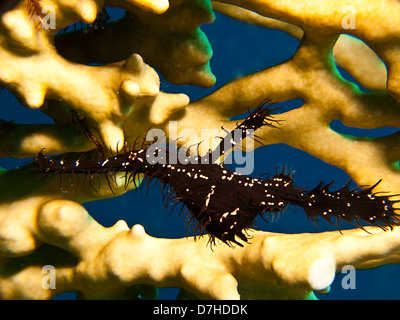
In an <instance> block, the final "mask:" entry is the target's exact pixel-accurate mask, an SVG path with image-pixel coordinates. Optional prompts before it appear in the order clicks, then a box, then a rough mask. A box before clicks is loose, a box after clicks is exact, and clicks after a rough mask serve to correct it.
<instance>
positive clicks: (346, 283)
mask: <svg viewBox="0 0 400 320" xmlns="http://www.w3.org/2000/svg"><path fill="white" fill-rule="evenodd" d="M342 274H345V276H343V278H342V282H341V285H342V288H343V289H344V290H348V289H353V290H354V289H356V268H354V266H352V265H345V266H343V268H342Z"/></svg>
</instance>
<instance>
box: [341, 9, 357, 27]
mask: <svg viewBox="0 0 400 320" xmlns="http://www.w3.org/2000/svg"><path fill="white" fill-rule="evenodd" d="M342 13H344V14H345V16H344V17H343V18H342V28H343V29H345V30H348V29H355V28H356V9H355V8H354V6H352V5H348V6H344V7H342Z"/></svg>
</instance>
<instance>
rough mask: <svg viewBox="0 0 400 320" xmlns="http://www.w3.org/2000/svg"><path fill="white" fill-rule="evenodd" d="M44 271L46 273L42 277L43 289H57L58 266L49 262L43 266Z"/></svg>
mask: <svg viewBox="0 0 400 320" xmlns="http://www.w3.org/2000/svg"><path fill="white" fill-rule="evenodd" d="M42 273H44V274H45V276H43V278H42V288H43V289H55V288H56V268H54V266H52V265H50V264H47V265H45V266H43V268H42Z"/></svg>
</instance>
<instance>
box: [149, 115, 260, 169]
mask: <svg viewBox="0 0 400 320" xmlns="http://www.w3.org/2000/svg"><path fill="white" fill-rule="evenodd" d="M168 131H169V136H170V137H178V139H175V140H174V138H169V141H167V138H166V136H167V135H166V134H165V132H164V131H163V130H161V129H151V130H149V131H148V133H147V135H146V140H147V141H156V142H154V143H153V144H151V145H150V146H149V147H148V149H147V150H146V159H147V162H148V163H150V164H152V165H153V164H156V163H158V164H167V165H174V164H212V163H217V161H218V159H219V158H220V156H221V154H224V163H225V164H235V165H237V166H238V167H236V168H234V171H237V172H240V173H241V174H246V175H249V174H251V173H252V172H253V170H254V152H250V151H252V150H254V139H253V134H254V130H250V129H248V130H246V132H245V135H244V136H243V130H241V129H235V130H233V131H232V132H230V133H228V134H227V136H226V137H225V138H224V143H223V148H222V150H220V144H219V142H220V141H221V139H222V138H221V137H220V136H219V135H218V134H219V133H220V132H219V131H218V130H216V129H201V131H200V137H199V136H198V134H197V132H196V131H195V130H193V129H183V130H180V131H179V132H178V130H177V122H176V121H170V122H169V127H168ZM188 137H189V140H190V141H200V142H199V143H197V144H191V142H190V141H189V142H187V143H185V144H183V145H182V146H180V147H178V146H177V142H178V140H186V139H187V138H188ZM210 138H213V139H219V140H220V141H218V146H217V147H215V148H213V147H212V145H213V143H212V141H210ZM242 138H243V139H244V138H248V139H246V147H245V150H243V151H242V148H241V141H242ZM200 145H201V146H202V147H204V148H206V149H208V150H210V152H209V153H208V154H206V155H203V156H201V157H200V156H198V154H197V151H198V150H196V149H199V148H200ZM214 145H215V143H214ZM167 148H168V150H167ZM193 149H194V150H196V151H194V152H193V154H195V155H194V156H193V154H192V152H190V151H192V150H193ZM203 150H204V149H203ZM225 150H226V153H225Z"/></svg>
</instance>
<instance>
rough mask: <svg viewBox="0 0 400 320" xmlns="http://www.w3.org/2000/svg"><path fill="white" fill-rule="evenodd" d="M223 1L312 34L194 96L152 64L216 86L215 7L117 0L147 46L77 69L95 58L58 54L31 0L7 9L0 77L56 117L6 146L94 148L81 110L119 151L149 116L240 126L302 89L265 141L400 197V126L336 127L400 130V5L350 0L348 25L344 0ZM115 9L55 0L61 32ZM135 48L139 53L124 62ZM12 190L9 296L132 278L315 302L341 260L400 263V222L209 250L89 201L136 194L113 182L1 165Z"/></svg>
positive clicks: (188, 125) (154, 123)
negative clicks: (207, 27)
mask: <svg viewBox="0 0 400 320" xmlns="http://www.w3.org/2000/svg"><path fill="white" fill-rule="evenodd" d="M225 2H226V4H222V3H219V2H215V3H214V4H213V7H214V9H215V10H218V11H221V12H223V13H225V14H228V15H230V16H231V17H234V18H236V19H239V20H243V21H246V22H250V23H255V24H258V25H262V26H265V27H268V28H278V29H281V30H283V31H286V32H288V33H290V34H292V35H294V36H295V37H297V38H301V43H300V46H299V48H298V50H297V52H296V53H295V55H294V56H293V58H292V59H290V60H288V61H286V62H284V63H282V64H279V65H277V66H274V67H271V68H268V69H266V70H262V71H259V72H256V73H254V74H251V75H249V76H245V77H243V78H240V79H237V80H235V81H232V82H230V83H228V84H226V85H225V86H223V87H221V88H220V89H219V90H216V91H215V92H214V93H212V94H210V95H208V96H206V97H204V98H202V99H200V100H198V101H195V102H192V103H189V98H188V97H187V96H186V95H185V94H168V93H164V92H160V89H159V86H160V80H159V76H158V74H157V73H156V71H155V70H154V69H153V67H155V68H156V69H157V70H158V71H160V73H161V74H163V75H164V76H165V77H166V78H167V79H168V80H169V81H171V82H174V83H178V84H195V85H199V86H211V85H212V84H213V83H214V81H215V79H214V76H213V75H212V74H211V72H210V70H209V64H208V60H209V59H210V57H211V50H210V49H209V48H208V47H207V41H206V40H205V39H204V34H203V33H201V32H200V31H199V29H198V26H199V24H201V23H209V22H211V21H212V20H213V19H214V14H213V12H212V10H211V8H210V4H209V3H207V2H204V3H200V2H196V1H191V0H186V1H171V3H168V2H167V1H128V0H111V1H107V2H106V4H108V5H114V6H118V7H121V8H124V9H126V10H128V11H129V12H130V13H131V16H127V17H126V18H125V20H124V21H123V24H122V26H124V27H127V28H128V27H129V28H135V27H137V28H138V29H136V30H146V32H147V33H145V34H144V36H143V35H142V36H141V38H140V43H139V44H137V46H136V47H135V48H134V49H135V50H133V49H132V48H131V47H129V48H128V47H126V46H124V47H123V48H119V49H120V50H115V51H116V52H117V55H112V54H111V53H110V52H109V54H107V55H106V56H105V57H104V58H103V59H105V60H107V59H108V60H107V64H104V65H101V66H96V67H95V66H87V65H82V64H80V62H83V61H79V59H80V58H79V57H75V56H74V54H76V52H72V53H71V51H68V48H65V49H64V50H65V51H63V52H62V53H63V54H64V55H65V56H68V57H69V59H70V60H73V61H75V60H76V61H75V62H72V61H70V60H67V59H65V58H64V57H63V56H61V55H60V54H59V52H58V51H57V50H56V47H55V45H54V38H55V30H47V31H39V30H37V29H36V28H35V23H34V21H32V20H29V19H28V12H27V10H26V8H25V6H24V4H23V3H22V2H21V3H20V4H19V5H17V6H16V7H15V8H13V9H12V10H9V11H7V12H6V13H4V14H3V15H2V16H1V17H0V85H1V86H3V87H5V88H7V89H8V90H10V91H11V92H13V93H14V94H15V95H16V96H17V97H18V99H19V101H20V102H21V103H22V104H23V105H25V106H26V107H28V108H32V109H35V108H41V110H43V111H44V112H46V113H47V114H48V115H50V116H51V117H52V118H53V119H54V121H55V124H48V125H23V124H15V123H5V122H4V123H1V124H0V125H1V127H0V135H1V137H2V138H1V139H0V150H1V155H2V156H12V157H26V156H33V155H34V154H35V153H37V152H38V151H39V150H41V149H42V148H44V147H45V148H46V153H47V154H56V153H66V152H71V151H74V152H84V151H88V150H91V149H94V147H95V146H94V144H93V143H92V142H91V141H90V139H88V138H87V137H85V136H84V134H83V133H82V130H79V128H77V127H76V125H75V124H74V123H76V121H75V122H74V121H72V118H71V114H70V112H69V110H70V109H72V110H74V111H75V112H76V113H77V116H78V117H79V118H80V119H83V121H84V123H85V126H87V127H88V128H89V129H90V131H91V132H92V133H94V134H96V135H97V136H98V137H99V138H100V139H101V142H102V144H103V145H104V146H106V147H107V148H111V149H112V151H113V152H115V151H117V149H118V148H120V147H122V142H123V141H124V140H125V138H126V137H129V138H135V137H138V136H143V135H144V134H145V133H146V131H147V130H148V129H149V128H152V127H158V128H161V129H167V127H168V121H169V120H176V121H177V129H178V130H179V131H181V130H184V129H193V130H195V131H196V132H197V134H198V136H200V135H201V129H205V128H220V127H221V126H222V125H223V126H224V127H225V128H228V129H230V128H232V127H233V126H235V121H229V119H230V118H231V117H232V116H234V115H237V114H240V113H242V112H245V111H247V108H249V107H251V106H255V105H257V104H258V102H259V101H261V100H263V99H264V98H265V97H269V98H271V99H273V100H274V101H286V100H290V99H295V98H300V99H302V100H303V102H304V104H303V106H302V107H301V108H298V109H295V110H292V111H289V112H286V113H284V114H282V115H280V118H282V119H284V120H285V123H284V125H282V126H280V129H279V130H276V129H271V128H265V129H262V130H260V132H259V133H258V135H259V136H260V137H262V138H264V139H265V140H263V141H265V142H266V143H267V144H273V143H286V144H288V145H291V146H293V147H295V148H299V149H301V150H304V151H306V152H308V153H310V154H312V155H314V156H316V157H318V158H320V159H322V160H324V161H326V162H328V163H330V164H333V165H335V166H337V167H339V168H342V169H343V170H345V171H346V172H347V173H348V174H349V175H350V176H351V177H352V178H353V179H354V180H355V181H356V182H357V183H358V184H359V185H366V184H373V183H375V182H376V181H378V180H379V179H383V181H382V183H381V184H380V185H379V188H380V189H379V190H380V191H384V190H390V191H391V192H392V193H398V192H399V191H400V190H399V187H398V183H397V181H398V179H399V173H398V171H396V170H395V168H394V165H393V164H394V163H395V162H396V161H398V160H399V149H398V147H397V145H398V143H397V142H398V136H399V134H398V133H397V134H393V135H391V136H388V137H385V138H379V139H375V140H372V141H371V140H367V139H361V138H360V139H349V138H347V137H344V136H342V135H339V134H337V133H335V132H334V131H332V130H331V129H330V128H329V124H330V122H331V121H332V120H334V119H340V120H342V121H343V122H344V123H345V124H346V125H349V126H356V127H362V128H377V127H382V126H393V127H395V126H398V123H399V112H398V102H397V99H398V96H399V89H398V88H399V86H398V76H397V75H398V74H400V73H399V72H398V71H397V67H398V61H397V60H398V59H397V58H398V54H397V51H398V49H397V41H398V39H399V34H398V33H399V31H398V28H399V27H398V25H397V24H396V23H395V22H396V21H395V19H394V18H392V17H397V16H399V12H398V11H399V10H400V9H399V4H397V3H395V2H393V1H379V2H377V1H372V0H358V1H353V2H352V3H351V8H350V9H351V10H350V12H351V13H352V14H355V19H356V20H355V23H356V28H355V29H345V30H344V29H343V28H344V25H346V23H347V20H346V19H347V14H348V13H349V11H346V10H345V9H346V8H347V9H349V4H348V1H344V0H343V1H342V0H338V1H328V0H318V1H308V2H304V1H295V0H293V1H290V2H287V1H276V0H274V1H268V0H264V1H261V0H260V1H241V2H240V3H239V2H236V1H225ZM103 4H104V1H100V0H96V1H95V0H86V1H67V0H46V1H43V5H49V6H52V7H54V8H55V12H56V18H57V28H63V27H65V26H67V25H68V24H70V23H73V22H75V21H83V22H87V23H92V22H93V21H94V20H95V18H96V15H97V13H98V12H99V10H100V9H101V7H102V6H103ZM239 5H240V7H239ZM248 10H252V11H251V12H250V11H248ZM188 12H189V14H188ZM132 17H137V20H132ZM183 17H185V18H183ZM188 17H189V18H188ZM353 18H354V17H353ZM160 28H163V30H162V32H161V31H160V32H159V33H157V32H156V30H158V29H160ZM168 28H170V29H168ZM343 33H347V34H350V35H353V36H355V37H357V38H358V39H354V38H350V37H348V36H343V35H342V34H343ZM171 34H174V36H175V37H173V41H171V42H168V41H167V42H168V43H167V44H166V45H165V50H166V51H167V52H168V55H166V57H163V55H162V54H161V53H160V52H159V50H160V49H162V48H163V45H160V44H161V43H162V40H163V39H164V40H165V39H167V38H168V35H171ZM120 36H121V37H122V38H121V39H126V38H124V37H123V36H125V35H120ZM138 39H139V36H138ZM171 39H172V38H171ZM201 39H203V42H202V45H203V47H202V45H199V42H200V41H201ZM78 40H79V39H78ZM80 41H82V40H80ZM124 41H125V40H124ZM365 44H367V45H368V46H369V48H368V47H367V46H366V45H365ZM98 46H103V42H99V44H98ZM370 48H371V49H372V50H374V52H375V53H374V52H372V51H371V49H370ZM123 50H125V51H124V52H128V53H127V54H125V53H124V54H123V61H119V60H122V58H121V56H120V55H118V53H119V54H120V53H121V52H122V51H123ZM349 51H351V53H352V54H357V60H355V59H352V58H351V57H349V55H348V54H347V53H346V52H349ZM68 52H69V53H68ZM134 52H139V53H140V55H139V54H137V53H134ZM332 52H333V54H334V55H335V59H336V61H337V63H338V64H340V65H341V66H342V67H343V68H345V69H346V70H347V71H348V72H349V73H351V74H352V75H353V76H354V77H355V78H356V79H357V80H358V81H359V83H361V84H362V85H364V86H365V87H366V88H368V89H371V90H384V89H385V88H387V91H382V92H372V93H362V92H361V91H360V90H358V88H356V86H355V85H353V84H350V83H349V82H346V81H344V80H343V79H342V78H341V77H339V76H338V74H337V71H336V67H335V64H334V60H333V59H332ZM382 61H383V62H384V63H385V65H386V67H387V72H386V69H385V67H384V64H383V63H382ZM169 62H171V64H169ZM180 62H182V65H180ZM147 63H148V64H147ZM150 65H151V66H150ZM367 71H368V72H367ZM371 73H372V74H373V75H374V79H371V76H370V75H371ZM171 138H177V137H173V136H171ZM321 141H323V143H321ZM118 142H119V143H118ZM198 142H199V141H192V143H198ZM71 179H72V180H71ZM78 179H80V180H79V181H78ZM101 179H106V178H105V177H102V178H101ZM116 180H117V181H118V179H116ZM0 185H1V190H2V194H1V195H0V199H1V202H0V256H1V257H0V297H1V298H4V299H13V298H23V299H48V298H51V297H53V296H54V295H55V294H57V293H60V292H63V291H68V290H76V291H79V292H81V293H82V294H83V295H84V296H85V297H87V298H92V299H99V298H121V297H123V296H124V294H125V288H126V287H128V286H133V285H155V286H159V287H169V286H175V287H180V288H184V289H186V290H187V291H189V292H192V293H194V294H195V295H197V296H198V297H200V298H207V299H210V298H211V299H238V298H275V299H276V298H313V294H312V291H314V290H317V291H319V290H326V289H327V288H328V287H329V286H330V284H331V282H332V281H333V279H334V277H335V273H336V272H338V271H340V270H341V268H342V267H343V266H344V265H352V266H354V267H355V268H372V267H377V266H380V265H384V264H388V263H397V262H398V259H399V250H400V237H399V236H398V235H397V233H399V229H398V228H395V229H394V230H393V231H392V232H383V231H382V230H380V229H378V230H377V229H375V228H368V231H369V232H370V233H371V234H368V233H366V232H365V231H362V230H358V229H357V230H349V231H345V232H344V234H343V235H342V234H340V233H339V232H337V231H334V232H321V233H315V234H293V235H289V234H277V233H269V232H261V231H257V232H253V231H251V233H252V235H253V239H252V243H251V244H250V245H246V246H245V247H243V248H239V247H236V248H233V249H232V248H229V247H227V246H224V245H218V246H216V248H215V250H214V251H211V250H210V248H209V247H207V246H206V245H205V243H206V241H207V238H200V239H199V240H197V241H194V240H193V239H192V238H185V239H158V238H154V237H151V236H149V235H147V234H146V232H145V231H144V228H143V227H142V226H140V225H135V226H133V227H132V228H131V229H129V227H128V226H127V224H126V223H125V222H124V221H119V222H117V223H116V224H115V225H114V226H112V227H110V228H105V227H103V226H101V225H100V224H98V223H97V222H96V221H95V220H94V219H92V217H91V216H90V215H89V214H88V213H87V211H86V210H85V209H84V208H83V207H82V206H81V205H80V204H79V203H83V202H87V201H90V200H96V199H101V198H105V197H112V196H114V194H117V195H119V194H121V193H124V192H125V191H126V189H125V187H124V185H123V184H122V185H121V184H119V185H118V186H117V185H115V184H114V182H113V183H111V187H112V190H110V188H109V187H108V183H107V182H106V181H105V180H103V181H101V183H100V187H99V188H97V191H95V190H93V188H90V186H89V183H88V181H83V177H78V176H75V177H63V181H62V183H61V186H62V189H60V179H59V177H57V176H42V177H39V178H38V174H37V173H35V172H32V170H31V169H30V168H29V167H23V168H18V169H15V170H11V171H7V172H3V173H1V175H0ZM131 188H133V184H132V185H131V186H129V188H128V189H131ZM22 258H23V259H24V266H23V267H20V266H19V265H18V262H19V261H20V260H18V259H22ZM150 260H151V261H156V263H149V261H150ZM37 261H40V262H41V263H42V262H43V265H44V264H51V265H53V266H54V267H55V270H56V282H57V287H56V289H55V290H49V289H46V288H45V287H44V286H43V283H42V280H43V273H42V270H41V267H38V264H37ZM127 295H128V294H127Z"/></svg>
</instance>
